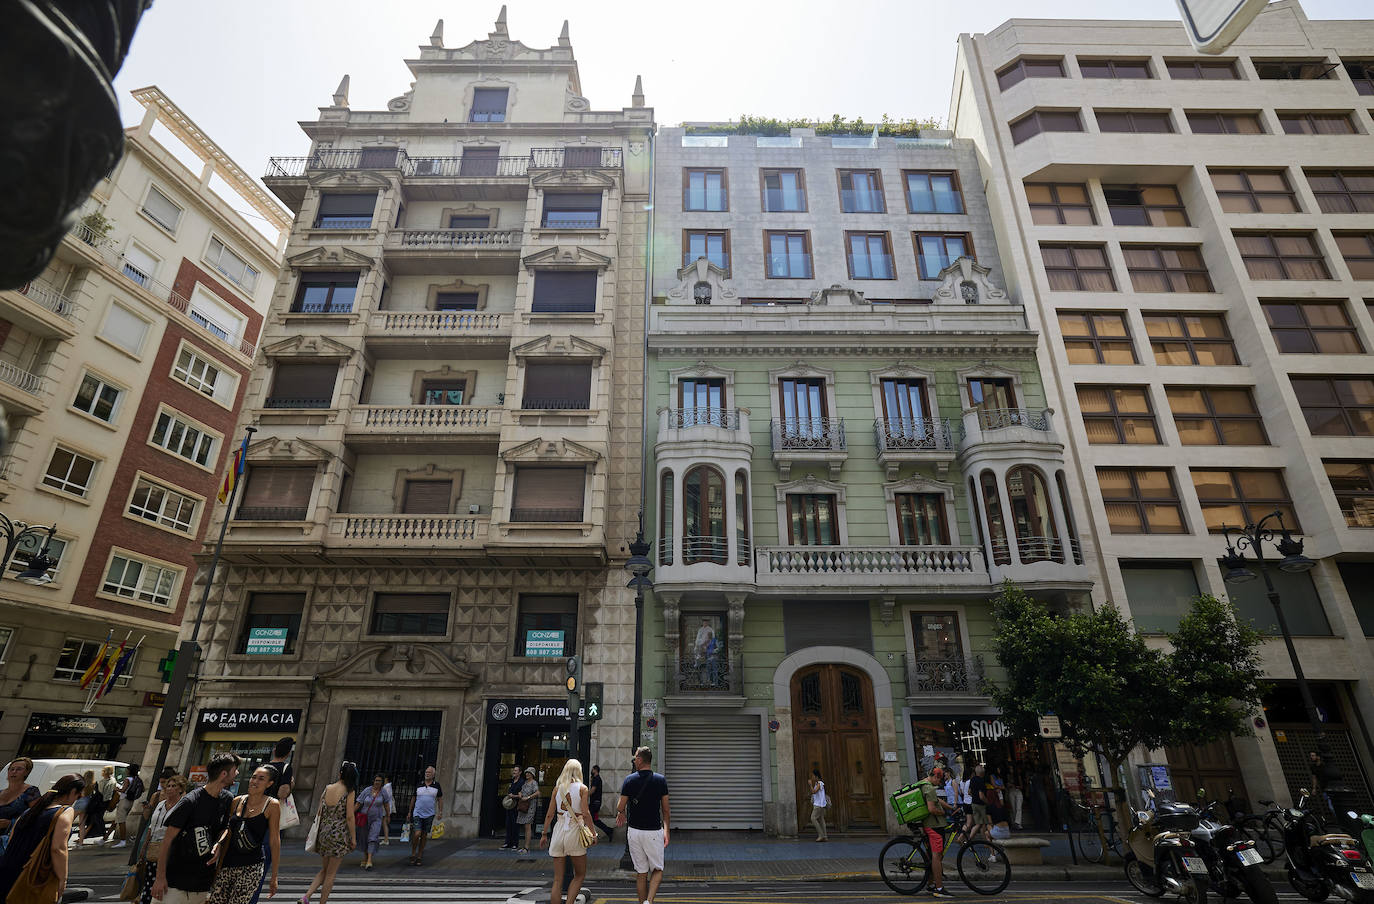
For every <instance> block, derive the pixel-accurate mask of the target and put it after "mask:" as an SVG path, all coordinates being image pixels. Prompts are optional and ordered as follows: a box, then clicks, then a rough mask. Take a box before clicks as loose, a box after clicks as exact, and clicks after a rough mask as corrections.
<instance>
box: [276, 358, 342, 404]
mask: <svg viewBox="0 0 1374 904" xmlns="http://www.w3.org/2000/svg"><path fill="white" fill-rule="evenodd" d="M338 378H339V364H338V362H337V361H282V360H278V361H277V362H276V364H275V365H274V366H273V368H272V391H271V392H270V393H268V395H267V401H266V407H268V408H328V407H329V406H330V405H332V404H333V402H334V384H335V383H336V382H337V381H338Z"/></svg>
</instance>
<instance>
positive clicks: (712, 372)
mask: <svg viewBox="0 0 1374 904" xmlns="http://www.w3.org/2000/svg"><path fill="white" fill-rule="evenodd" d="M712 377H714V378H716V379H720V380H724V381H725V383H726V386H727V388H728V387H729V385H730V384H731V383H733V382H734V380H735V372H734V371H733V370H726V369H725V368H723V367H717V366H716V365H714V364H712V363H710V362H709V361H707V360H705V359H704V358H703V359H702V360H700V361H698V362H697V363H695V364H693V365H690V366H688V367H678V368H674V369H673V370H670V371H668V379H669V380H670V382H672V383H677V382H678V381H679V380H684V379H687V380H690V379H693V378H695V379H698V380H705V379H709V378H712Z"/></svg>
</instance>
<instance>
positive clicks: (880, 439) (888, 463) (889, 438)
mask: <svg viewBox="0 0 1374 904" xmlns="http://www.w3.org/2000/svg"><path fill="white" fill-rule="evenodd" d="M955 436H956V433H955V429H954V428H953V427H951V426H950V423H949V419H948V418H879V419H877V420H875V421H874V422H873V439H874V443H875V445H876V446H877V449H878V464H879V465H881V466H882V467H883V468H884V469H885V471H886V474H887V479H888V480H896V479H897V470H898V469H899V468H900V467H901V466H902V465H903V464H907V463H914V462H927V463H932V462H933V463H936V464H937V465H938V464H944V465H948V463H949V462H951V461H953V460H954V456H955V453H956V452H957V448H958V443H957V440H956V438H955Z"/></svg>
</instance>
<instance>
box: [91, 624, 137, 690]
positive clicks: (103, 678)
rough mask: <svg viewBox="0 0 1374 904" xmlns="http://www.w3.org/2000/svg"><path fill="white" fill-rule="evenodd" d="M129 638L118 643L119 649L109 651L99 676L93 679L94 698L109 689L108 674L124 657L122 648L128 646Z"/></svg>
mask: <svg viewBox="0 0 1374 904" xmlns="http://www.w3.org/2000/svg"><path fill="white" fill-rule="evenodd" d="M128 642H129V638H127V637H126V638H124V639H123V640H121V641H120V642H119V649H118V650H112V651H110V655H109V656H107V657H106V658H105V666H104V668H102V669H101V670H100V674H99V675H97V676H96V679H95V688H94V690H95V697H96V699H99V698H100V697H101V696H102V695H104V693H105V691H106V690H108V688H109V682H110V673H111V672H112V671H114V667H115V664H116V663H117V662H119V658H120V657H121V656H123V655H124V647H125V645H126V644H128Z"/></svg>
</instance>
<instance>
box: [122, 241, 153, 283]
mask: <svg viewBox="0 0 1374 904" xmlns="http://www.w3.org/2000/svg"><path fill="white" fill-rule="evenodd" d="M124 260H125V261H126V262H128V263H130V264H132V265H133V266H134V268H135V269H137V270H138V271H139V272H140V273H144V274H147V275H148V276H152V275H153V271H154V270H156V269H157V258H155V257H153V256H152V255H151V254H149V253H148V252H146V251H144V250H143V249H142V248H139V247H138V246H137V245H130V246H129V247H128V248H127V249H125V251H124Z"/></svg>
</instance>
